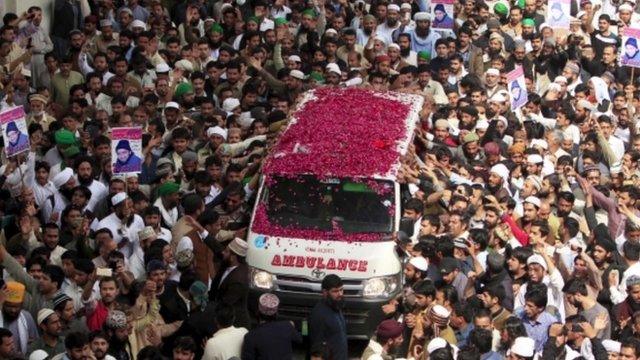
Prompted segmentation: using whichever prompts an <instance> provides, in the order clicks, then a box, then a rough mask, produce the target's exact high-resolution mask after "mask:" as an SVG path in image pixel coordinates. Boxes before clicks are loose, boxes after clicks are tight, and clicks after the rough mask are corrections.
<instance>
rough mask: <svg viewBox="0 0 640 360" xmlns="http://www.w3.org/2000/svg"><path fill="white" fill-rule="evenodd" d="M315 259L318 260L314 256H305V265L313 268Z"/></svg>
mask: <svg viewBox="0 0 640 360" xmlns="http://www.w3.org/2000/svg"><path fill="white" fill-rule="evenodd" d="M316 260H318V258H316V257H315V256H307V267H308V268H309V269H313V268H315V267H316Z"/></svg>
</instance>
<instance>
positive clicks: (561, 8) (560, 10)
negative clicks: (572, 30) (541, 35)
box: [547, 0, 571, 29]
mask: <svg viewBox="0 0 640 360" xmlns="http://www.w3.org/2000/svg"><path fill="white" fill-rule="evenodd" d="M570 13H571V0H549V4H548V5H547V24H549V26H551V28H553V29H569V24H570V23H571V18H570V16H569V14H570Z"/></svg>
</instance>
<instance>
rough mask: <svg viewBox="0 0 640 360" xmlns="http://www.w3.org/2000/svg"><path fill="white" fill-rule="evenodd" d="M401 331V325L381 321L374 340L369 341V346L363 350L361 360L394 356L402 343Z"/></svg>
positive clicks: (389, 321)
mask: <svg viewBox="0 0 640 360" xmlns="http://www.w3.org/2000/svg"><path fill="white" fill-rule="evenodd" d="M403 329H404V328H403V326H402V324H400V323H399V322H397V321H395V320H392V319H388V320H383V321H382V322H381V323H380V324H379V325H378V327H377V328H376V336H375V339H371V340H369V345H368V346H367V347H366V349H364V352H363V353H362V356H361V359H363V360H377V359H386V358H389V357H390V356H392V355H393V354H395V353H396V350H398V349H399V348H400V347H401V346H402V343H403V342H404V339H403V337H402V332H403Z"/></svg>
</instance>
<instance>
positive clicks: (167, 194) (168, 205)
mask: <svg viewBox="0 0 640 360" xmlns="http://www.w3.org/2000/svg"><path fill="white" fill-rule="evenodd" d="M178 190H180V185H178V184H176V183H175V182H173V181H168V182H166V183H164V184H162V185H160V187H159V188H158V199H157V200H156V201H155V202H154V203H153V205H154V206H155V207H157V208H158V209H159V210H160V214H161V215H162V216H161V221H162V226H163V227H166V228H168V229H171V228H173V227H174V226H175V224H176V222H177V221H178V219H179V218H180V213H179V211H178V203H179V201H180V194H179V192H178Z"/></svg>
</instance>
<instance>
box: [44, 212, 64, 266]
mask: <svg viewBox="0 0 640 360" xmlns="http://www.w3.org/2000/svg"><path fill="white" fill-rule="evenodd" d="M59 242H60V229H59V228H58V225H56V224H54V223H46V224H45V225H44V230H43V234H42V243H43V244H44V246H45V248H46V249H47V251H49V261H50V262H51V263H52V264H54V265H56V266H60V265H62V260H61V256H62V254H64V253H65V252H66V251H67V249H65V248H63V247H62V246H60V245H59Z"/></svg>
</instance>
